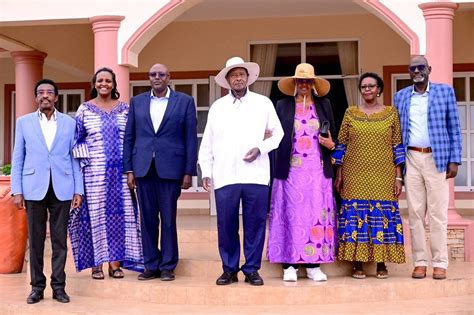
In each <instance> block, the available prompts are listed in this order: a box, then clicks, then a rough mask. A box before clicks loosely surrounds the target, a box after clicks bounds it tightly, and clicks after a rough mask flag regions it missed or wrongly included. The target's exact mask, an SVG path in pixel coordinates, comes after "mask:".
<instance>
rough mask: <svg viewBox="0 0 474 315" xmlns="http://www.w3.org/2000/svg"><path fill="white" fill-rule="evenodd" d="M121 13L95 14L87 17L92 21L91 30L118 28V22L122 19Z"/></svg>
mask: <svg viewBox="0 0 474 315" xmlns="http://www.w3.org/2000/svg"><path fill="white" fill-rule="evenodd" d="M124 18H125V17H124V16H121V15H97V16H93V17H91V18H89V22H91V23H92V30H93V31H94V32H96V31H101V30H102V31H113V30H118V28H119V27H120V22H121V21H122V20H123V19H124Z"/></svg>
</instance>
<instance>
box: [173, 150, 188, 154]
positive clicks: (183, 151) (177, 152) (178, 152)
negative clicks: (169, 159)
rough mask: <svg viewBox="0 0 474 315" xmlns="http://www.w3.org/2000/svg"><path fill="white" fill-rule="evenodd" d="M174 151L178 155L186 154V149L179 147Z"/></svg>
mask: <svg viewBox="0 0 474 315" xmlns="http://www.w3.org/2000/svg"><path fill="white" fill-rule="evenodd" d="M174 153H175V154H176V155H184V154H185V150H184V149H177V150H176V151H175V152H174Z"/></svg>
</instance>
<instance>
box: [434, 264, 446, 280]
mask: <svg viewBox="0 0 474 315" xmlns="http://www.w3.org/2000/svg"><path fill="white" fill-rule="evenodd" d="M433 279H436V280H443V279H446V269H444V268H440V267H434V268H433Z"/></svg>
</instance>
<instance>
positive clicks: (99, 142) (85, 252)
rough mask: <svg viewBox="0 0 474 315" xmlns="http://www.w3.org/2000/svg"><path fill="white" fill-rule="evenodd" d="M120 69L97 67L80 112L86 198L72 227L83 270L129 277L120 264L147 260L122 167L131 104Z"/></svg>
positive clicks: (77, 149)
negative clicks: (124, 97) (120, 86)
mask: <svg viewBox="0 0 474 315" xmlns="http://www.w3.org/2000/svg"><path fill="white" fill-rule="evenodd" d="M116 87H117V82H116V79H115V73H114V72H113V71H112V70H111V69H109V68H101V69H99V70H97V72H96V73H95V74H94V77H93V78H92V91H91V100H90V101H87V102H85V103H84V104H82V105H81V106H80V107H79V109H78V110H77V114H76V125H77V128H76V143H75V146H74V157H75V158H77V159H79V160H80V163H81V170H82V173H83V176H84V186H85V202H84V203H83V206H82V207H81V208H80V209H76V211H74V212H73V213H72V215H71V218H70V222H69V233H70V237H71V244H72V250H73V255H74V262H75V264H76V269H77V271H80V270H83V269H86V268H92V278H93V279H104V273H103V271H102V264H103V263H104V262H108V263H109V270H108V271H109V276H110V277H113V278H123V277H124V273H123V271H122V269H120V266H121V265H122V266H123V267H127V268H132V269H140V267H139V266H140V264H141V263H142V262H143V255H142V244H141V237H140V229H139V223H138V222H139V221H138V220H137V211H136V207H135V206H134V203H133V202H132V195H131V192H130V190H129V188H128V186H127V177H126V176H125V174H123V171H122V147H123V137H124V133H125V125H126V123H127V116H128V110H129V105H128V104H126V103H123V102H121V101H119V100H118V98H119V96H120V94H119V93H118V91H117V88H116Z"/></svg>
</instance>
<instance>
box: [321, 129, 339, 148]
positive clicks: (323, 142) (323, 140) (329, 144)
mask: <svg viewBox="0 0 474 315" xmlns="http://www.w3.org/2000/svg"><path fill="white" fill-rule="evenodd" d="M318 138H319V144H321V145H322V146H324V147H325V148H327V149H329V150H331V149H332V148H334V146H335V145H336V144H335V143H334V141H332V138H331V131H329V130H328V137H327V138H325V137H322V136H321V135H319V137H318Z"/></svg>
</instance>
